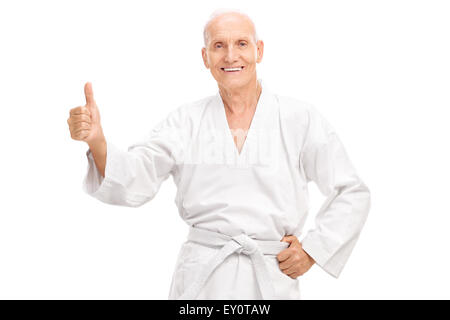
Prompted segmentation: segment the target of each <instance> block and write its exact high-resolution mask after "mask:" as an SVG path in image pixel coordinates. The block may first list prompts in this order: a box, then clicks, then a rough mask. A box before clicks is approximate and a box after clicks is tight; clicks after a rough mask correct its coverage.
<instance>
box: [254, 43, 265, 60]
mask: <svg viewBox="0 0 450 320" xmlns="http://www.w3.org/2000/svg"><path fill="white" fill-rule="evenodd" d="M256 48H257V49H256V63H260V62H261V60H262V58H263V54H264V42H263V41H262V40H258V42H257V43H256Z"/></svg>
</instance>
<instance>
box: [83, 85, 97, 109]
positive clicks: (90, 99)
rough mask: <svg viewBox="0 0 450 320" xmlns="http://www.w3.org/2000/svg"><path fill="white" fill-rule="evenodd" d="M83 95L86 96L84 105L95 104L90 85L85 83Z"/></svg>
mask: <svg viewBox="0 0 450 320" xmlns="http://www.w3.org/2000/svg"><path fill="white" fill-rule="evenodd" d="M84 95H85V96H86V104H88V105H92V104H95V101H94V91H93V90H92V84H91V83H90V82H86V84H85V85H84Z"/></svg>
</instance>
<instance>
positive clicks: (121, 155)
mask: <svg viewBox="0 0 450 320" xmlns="http://www.w3.org/2000/svg"><path fill="white" fill-rule="evenodd" d="M180 121H181V119H180V117H179V116H177V115H176V113H175V112H172V113H171V114H170V115H169V116H168V117H167V118H166V119H165V120H163V121H161V122H160V123H158V124H157V125H156V126H155V127H154V128H153V129H152V130H151V131H150V133H149V134H148V135H147V136H145V137H144V138H142V139H141V140H140V141H138V142H136V143H134V144H132V145H130V146H129V147H128V150H127V151H125V150H120V149H119V148H118V147H117V146H115V145H114V144H113V143H111V142H110V141H107V143H106V145H107V151H106V167H105V177H103V176H102V175H101V174H100V172H99V171H98V169H97V166H96V165H95V162H94V158H93V156H92V153H91V150H90V149H89V150H87V151H86V156H87V160H88V167H87V173H86V175H85V178H84V180H83V184H82V188H83V190H84V191H85V192H86V193H87V194H89V195H90V196H92V197H94V198H96V199H98V200H100V201H102V202H104V203H108V204H112V205H120V206H126V207H139V206H141V205H143V204H145V203H147V202H148V201H150V200H151V199H153V198H154V196H155V195H156V193H157V192H158V190H159V188H160V186H161V184H162V182H163V181H164V180H166V179H167V178H168V177H169V175H170V174H172V173H173V170H174V167H175V162H176V160H175V159H176V157H175V155H176V153H177V152H179V148H181V146H180V141H181V139H179V136H178V135H179V134H178V129H179V126H180Z"/></svg>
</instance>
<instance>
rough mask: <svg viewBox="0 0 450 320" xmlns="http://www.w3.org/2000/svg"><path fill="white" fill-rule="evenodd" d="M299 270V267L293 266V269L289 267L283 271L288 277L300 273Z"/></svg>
mask: <svg viewBox="0 0 450 320" xmlns="http://www.w3.org/2000/svg"><path fill="white" fill-rule="evenodd" d="M298 269H299V266H298V265H293V266H291V267H289V268H287V269H285V270H282V271H283V273H285V274H287V275H291V274H293V273H296V272H298V271H299V270H298Z"/></svg>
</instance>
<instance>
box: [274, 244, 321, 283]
mask: <svg viewBox="0 0 450 320" xmlns="http://www.w3.org/2000/svg"><path fill="white" fill-rule="evenodd" d="M281 241H285V242H289V243H290V245H289V248H287V249H284V250H283V251H281V252H280V253H279V254H278V255H277V259H278V262H279V267H280V269H281V271H283V273H284V274H286V275H288V276H289V277H291V278H292V279H296V278H297V277H299V276H301V275H303V274H304V273H305V272H306V271H308V270H309V269H310V268H311V267H312V266H313V264H314V263H316V262H315V261H314V259H313V258H312V257H311V256H310V255H309V254H307V253H306V251H305V250H303V248H302V244H301V243H300V242H299V241H298V239H297V237H296V236H285V237H283V239H281Z"/></svg>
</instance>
